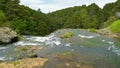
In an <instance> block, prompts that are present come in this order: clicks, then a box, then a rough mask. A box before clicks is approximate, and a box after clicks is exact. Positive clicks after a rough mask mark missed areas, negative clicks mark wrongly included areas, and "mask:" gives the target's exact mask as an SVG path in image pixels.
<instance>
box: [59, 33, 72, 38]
mask: <svg viewBox="0 0 120 68" xmlns="http://www.w3.org/2000/svg"><path fill="white" fill-rule="evenodd" d="M73 35H74V34H73V33H72V32H66V33H64V34H63V35H61V36H60V37H61V38H63V39H64V38H70V37H72V36H73Z"/></svg>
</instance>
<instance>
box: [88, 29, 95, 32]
mask: <svg viewBox="0 0 120 68" xmlns="http://www.w3.org/2000/svg"><path fill="white" fill-rule="evenodd" d="M88 31H89V32H94V33H96V32H97V30H96V29H88Z"/></svg>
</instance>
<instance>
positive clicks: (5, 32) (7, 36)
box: [0, 27, 18, 44]
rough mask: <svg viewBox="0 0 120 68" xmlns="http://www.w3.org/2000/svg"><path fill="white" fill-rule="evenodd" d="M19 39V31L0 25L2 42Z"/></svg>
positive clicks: (0, 40) (0, 42)
mask: <svg viewBox="0 0 120 68" xmlns="http://www.w3.org/2000/svg"><path fill="white" fill-rule="evenodd" d="M16 41H18V37H17V33H16V32H15V31H13V30H12V29H10V28H8V27H0V44H7V43H12V42H16Z"/></svg>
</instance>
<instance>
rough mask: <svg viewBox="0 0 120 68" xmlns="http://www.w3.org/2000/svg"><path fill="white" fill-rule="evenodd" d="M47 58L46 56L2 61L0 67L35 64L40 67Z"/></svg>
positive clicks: (31, 65) (24, 67)
mask: <svg viewBox="0 0 120 68" xmlns="http://www.w3.org/2000/svg"><path fill="white" fill-rule="evenodd" d="M47 60H48V59H46V58H27V59H21V60H17V61H14V62H3V63H0V68H33V67H37V66H39V68H41V67H42V66H44V64H45V62H46V61H47Z"/></svg>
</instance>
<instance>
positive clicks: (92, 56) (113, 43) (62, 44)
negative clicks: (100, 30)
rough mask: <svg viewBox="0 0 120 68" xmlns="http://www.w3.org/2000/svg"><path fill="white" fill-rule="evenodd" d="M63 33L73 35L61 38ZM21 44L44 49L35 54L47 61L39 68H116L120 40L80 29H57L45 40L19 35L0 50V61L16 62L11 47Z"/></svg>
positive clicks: (119, 64)
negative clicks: (20, 37) (18, 39)
mask: <svg viewBox="0 0 120 68" xmlns="http://www.w3.org/2000/svg"><path fill="white" fill-rule="evenodd" d="M65 32H72V33H73V34H74V36H73V37H71V38H69V39H61V38H60V36H61V35H62V34H64V33H65ZM25 45H29V46H38V47H44V48H43V49H42V50H38V51H36V52H35V53H36V54H37V55H38V57H42V58H48V61H47V62H46V63H45V65H44V67H43V68H120V41H119V40H117V39H115V38H108V37H105V36H100V35H99V34H95V33H91V32H88V31H86V30H83V29H63V30H58V31H55V32H53V33H51V34H50V35H48V36H45V37H39V36H23V40H21V41H18V42H16V43H13V44H8V45H7V46H1V47H0V61H14V60H18V58H17V57H16V54H19V53H20V52H18V51H16V50H15V48H16V47H18V46H25ZM81 66H83V67H81ZM87 66H88V67H87Z"/></svg>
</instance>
